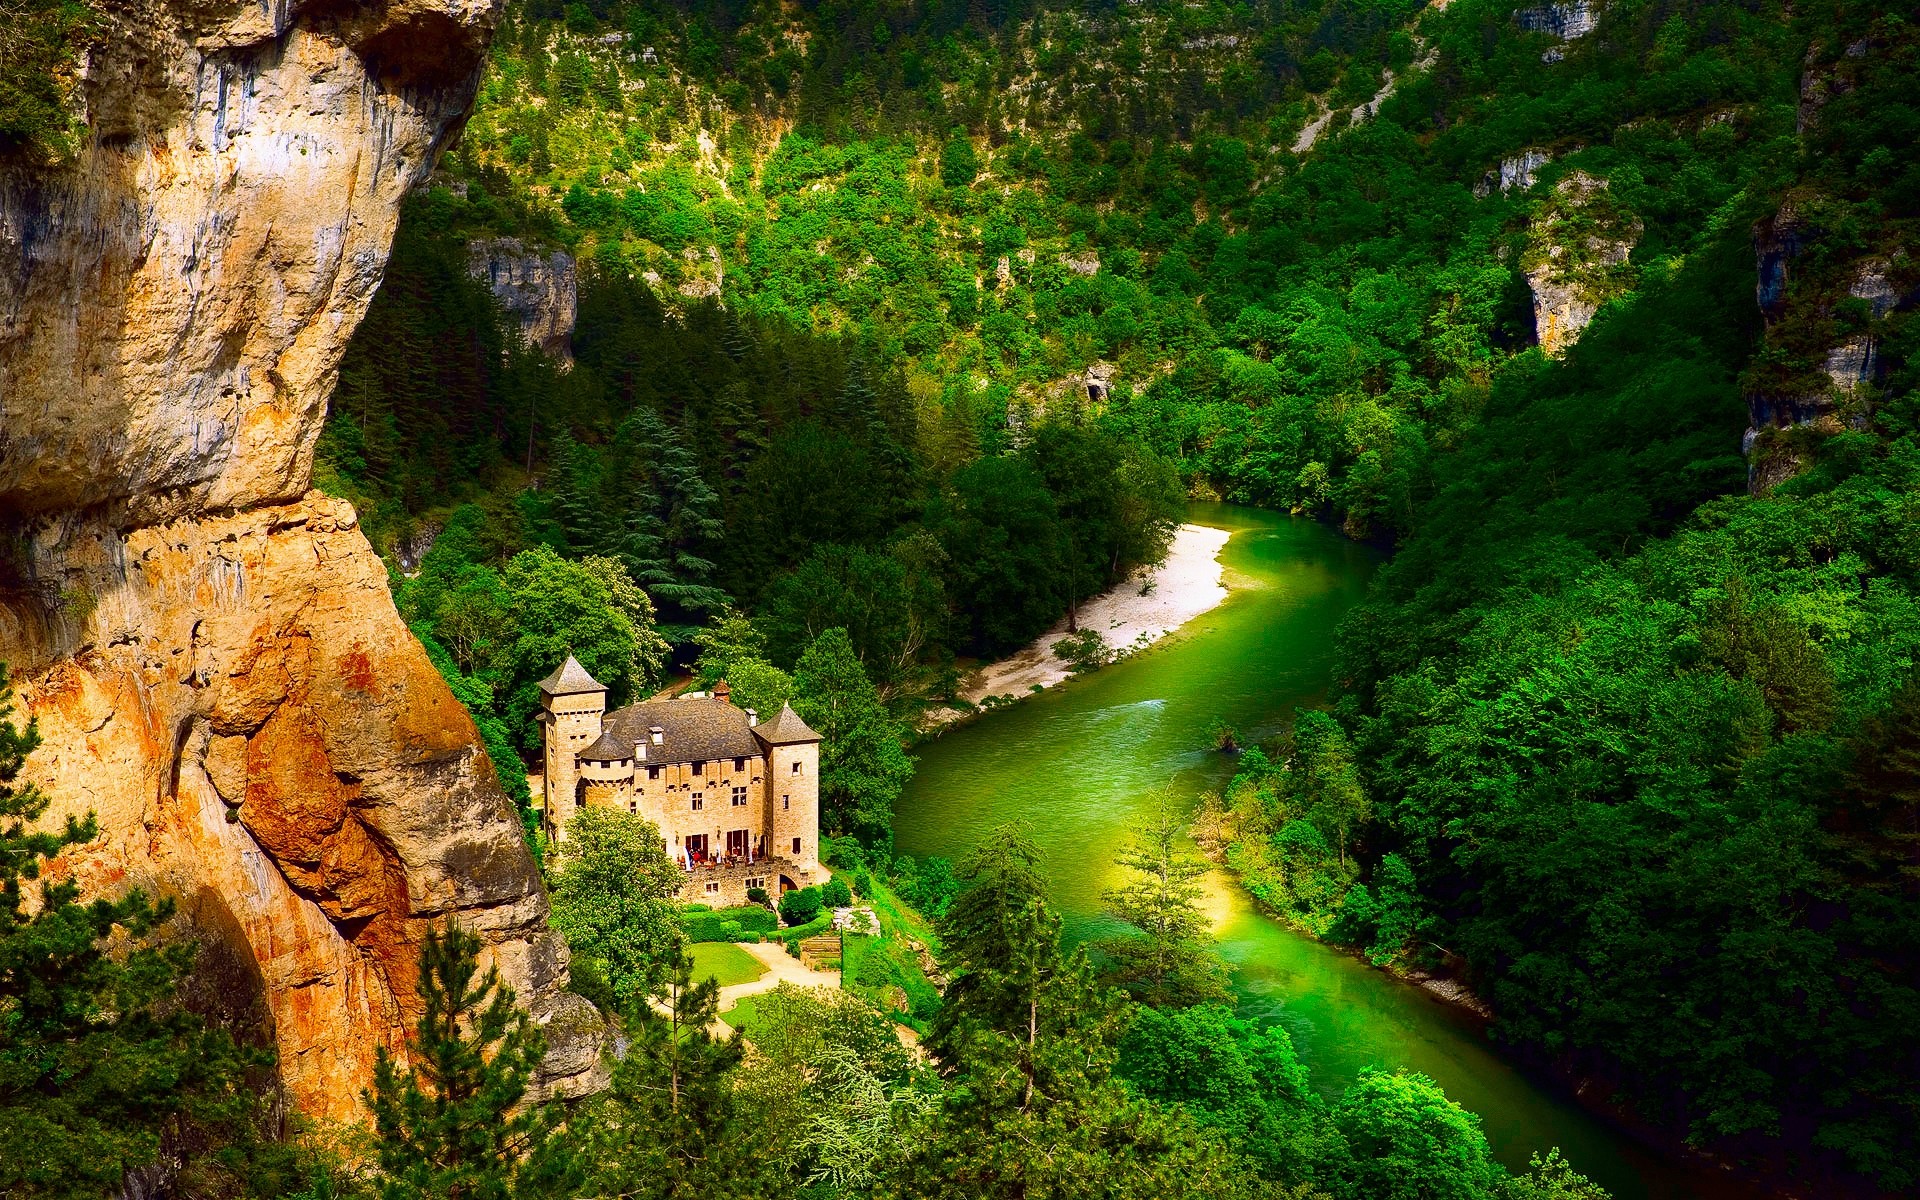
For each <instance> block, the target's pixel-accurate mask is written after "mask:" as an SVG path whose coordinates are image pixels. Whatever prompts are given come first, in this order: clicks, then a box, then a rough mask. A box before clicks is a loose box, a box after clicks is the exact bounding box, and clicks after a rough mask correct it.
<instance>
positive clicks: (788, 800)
mask: <svg viewBox="0 0 1920 1200" xmlns="http://www.w3.org/2000/svg"><path fill="white" fill-rule="evenodd" d="M792 807H793V797H792V796H782V797H780V811H781V812H785V811H787V810H788V809H790V808H792Z"/></svg>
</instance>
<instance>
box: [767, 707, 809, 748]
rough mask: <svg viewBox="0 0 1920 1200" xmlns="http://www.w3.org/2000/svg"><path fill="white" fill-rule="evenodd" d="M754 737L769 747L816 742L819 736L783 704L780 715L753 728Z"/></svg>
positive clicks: (791, 709)
mask: <svg viewBox="0 0 1920 1200" xmlns="http://www.w3.org/2000/svg"><path fill="white" fill-rule="evenodd" d="M753 732H754V735H755V736H756V737H758V738H759V739H760V740H761V741H763V742H765V743H766V744H767V745H769V746H791V745H794V744H796V743H798V742H817V741H819V740H820V735H819V734H817V733H815V732H814V731H813V730H812V729H811V728H809V727H808V725H807V723H806V722H805V721H802V720H801V719H800V714H799V713H797V712H795V711H793V705H791V704H783V705H781V706H780V713H779V715H778V716H776V717H774V718H773V720H771V721H762V722H760V723H759V724H758V725H755V726H754V727H753Z"/></svg>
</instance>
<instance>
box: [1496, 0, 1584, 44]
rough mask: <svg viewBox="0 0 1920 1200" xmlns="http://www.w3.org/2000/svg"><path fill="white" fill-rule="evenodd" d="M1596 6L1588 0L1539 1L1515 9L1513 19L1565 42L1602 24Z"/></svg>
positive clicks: (1521, 24) (1537, 31)
mask: <svg viewBox="0 0 1920 1200" xmlns="http://www.w3.org/2000/svg"><path fill="white" fill-rule="evenodd" d="M1594 9H1595V6H1594V5H1593V4H1592V3H1590V2H1589V0H1571V2H1570V3H1565V4H1537V5H1534V6H1532V7H1530V8H1516V9H1514V10H1513V20H1514V23H1515V24H1517V25H1519V26H1520V28H1522V29H1525V30H1527V31H1529V32H1532V33H1545V34H1551V35H1552V36H1554V37H1557V38H1559V39H1560V40H1561V41H1563V42H1570V41H1572V40H1573V39H1575V38H1582V37H1585V36H1587V35H1588V34H1589V33H1592V32H1593V30H1594V27H1595V26H1596V25H1598V24H1599V18H1598V17H1597V16H1596V14H1595V11H1594Z"/></svg>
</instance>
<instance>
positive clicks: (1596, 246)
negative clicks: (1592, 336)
mask: <svg viewBox="0 0 1920 1200" xmlns="http://www.w3.org/2000/svg"><path fill="white" fill-rule="evenodd" d="M1543 161H1544V160H1543ZM1537 165H1538V164H1536V166H1537ZM1640 232H1641V226H1640V221H1639V219H1638V218H1636V217H1634V216H1633V215H1632V214H1630V213H1627V212H1625V211H1624V210H1622V209H1621V208H1620V207H1619V205H1618V204H1616V203H1615V202H1614V201H1613V199H1612V197H1611V196H1610V195H1609V193H1608V190H1607V183H1606V180H1604V179H1596V178H1595V177H1593V176H1592V175H1589V174H1587V173H1586V172H1585V171H1572V172H1569V173H1568V175H1567V176H1566V177H1565V178H1564V179H1562V180H1561V181H1560V182H1559V183H1558V184H1556V185H1555V186H1554V189H1553V194H1552V195H1551V196H1550V197H1548V198H1547V199H1546V200H1544V201H1542V202H1541V204H1540V206H1539V207H1538V209H1537V210H1536V211H1535V212H1534V215H1533V221H1532V228H1531V229H1530V231H1529V235H1528V239H1527V252H1526V255H1525V257H1524V259H1523V260H1522V264H1521V265H1522V266H1523V267H1524V268H1525V270H1526V276H1527V286H1528V288H1529V289H1531V291H1532V292H1533V327H1534V336H1535V338H1536V339H1537V340H1538V341H1539V343H1540V348H1541V349H1542V350H1545V351H1546V352H1547V353H1548V354H1551V355H1556V356H1557V355H1560V354H1564V353H1566V351H1567V348H1568V347H1570V346H1572V345H1573V344H1574V342H1576V341H1578V340H1579V338H1580V333H1581V331H1582V330H1584V329H1585V328H1586V327H1587V325H1588V324H1589V323H1590V322H1591V321H1592V320H1593V318H1594V314H1595V313H1597V312H1599V311H1600V306H1601V305H1602V304H1604V303H1606V302H1607V301H1608V300H1610V299H1612V298H1614V297H1615V296H1618V295H1620V294H1622V293H1623V292H1625V291H1627V290H1628V289H1630V288H1631V287H1632V285H1633V273H1632V267H1631V266H1630V265H1629V263H1628V259H1629V256H1630V255H1631V254H1632V252H1633V247H1634V244H1635V243H1636V242H1638V241H1639V240H1640Z"/></svg>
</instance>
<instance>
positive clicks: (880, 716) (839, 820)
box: [793, 627, 913, 841]
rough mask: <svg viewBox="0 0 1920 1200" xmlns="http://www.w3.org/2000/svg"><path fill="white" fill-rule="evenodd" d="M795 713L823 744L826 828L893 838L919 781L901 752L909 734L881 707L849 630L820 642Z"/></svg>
mask: <svg viewBox="0 0 1920 1200" xmlns="http://www.w3.org/2000/svg"><path fill="white" fill-rule="evenodd" d="M793 682H794V688H795V690H796V691H797V692H798V693H799V698H798V701H797V703H795V705H794V711H796V712H798V713H799V714H800V715H801V717H803V718H804V719H805V720H806V722H807V724H808V725H810V726H812V728H813V730H814V732H816V733H818V734H819V735H820V737H821V739H822V740H821V743H820V824H821V827H822V828H823V829H825V830H828V831H831V832H833V833H850V834H854V835H856V836H858V837H860V838H861V839H862V840H863V841H879V840H882V839H884V838H885V837H887V836H889V833H890V830H891V828H892V825H893V802H894V801H895V800H896V799H897V798H898V797H899V795H900V790H901V789H902V788H904V787H905V786H906V783H907V780H908V779H910V778H912V776H913V762H912V760H911V759H909V758H908V757H907V755H906V752H905V751H904V750H902V749H901V748H900V746H901V742H902V740H903V735H904V733H905V731H904V730H903V729H902V727H901V726H900V723H899V722H898V721H896V720H895V719H894V718H893V717H892V716H891V715H890V714H889V713H888V712H887V710H886V709H885V708H884V707H883V706H882V705H881V703H880V696H879V693H878V692H877V691H876V690H875V689H874V686H873V684H872V683H871V682H869V681H868V679H867V675H866V672H865V671H864V670H862V669H861V666H860V661H859V658H858V656H857V655H856V654H855V652H854V648H853V642H852V641H851V640H850V639H849V638H848V637H847V631H846V630H844V629H841V628H838V627H835V628H832V629H828V630H826V631H825V632H823V633H822V634H821V635H820V636H819V637H817V638H815V639H814V640H813V644H812V645H810V646H808V647H807V652H806V653H805V654H804V655H802V656H801V658H800V662H799V664H798V665H797V666H796V667H795V668H794V672H793Z"/></svg>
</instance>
